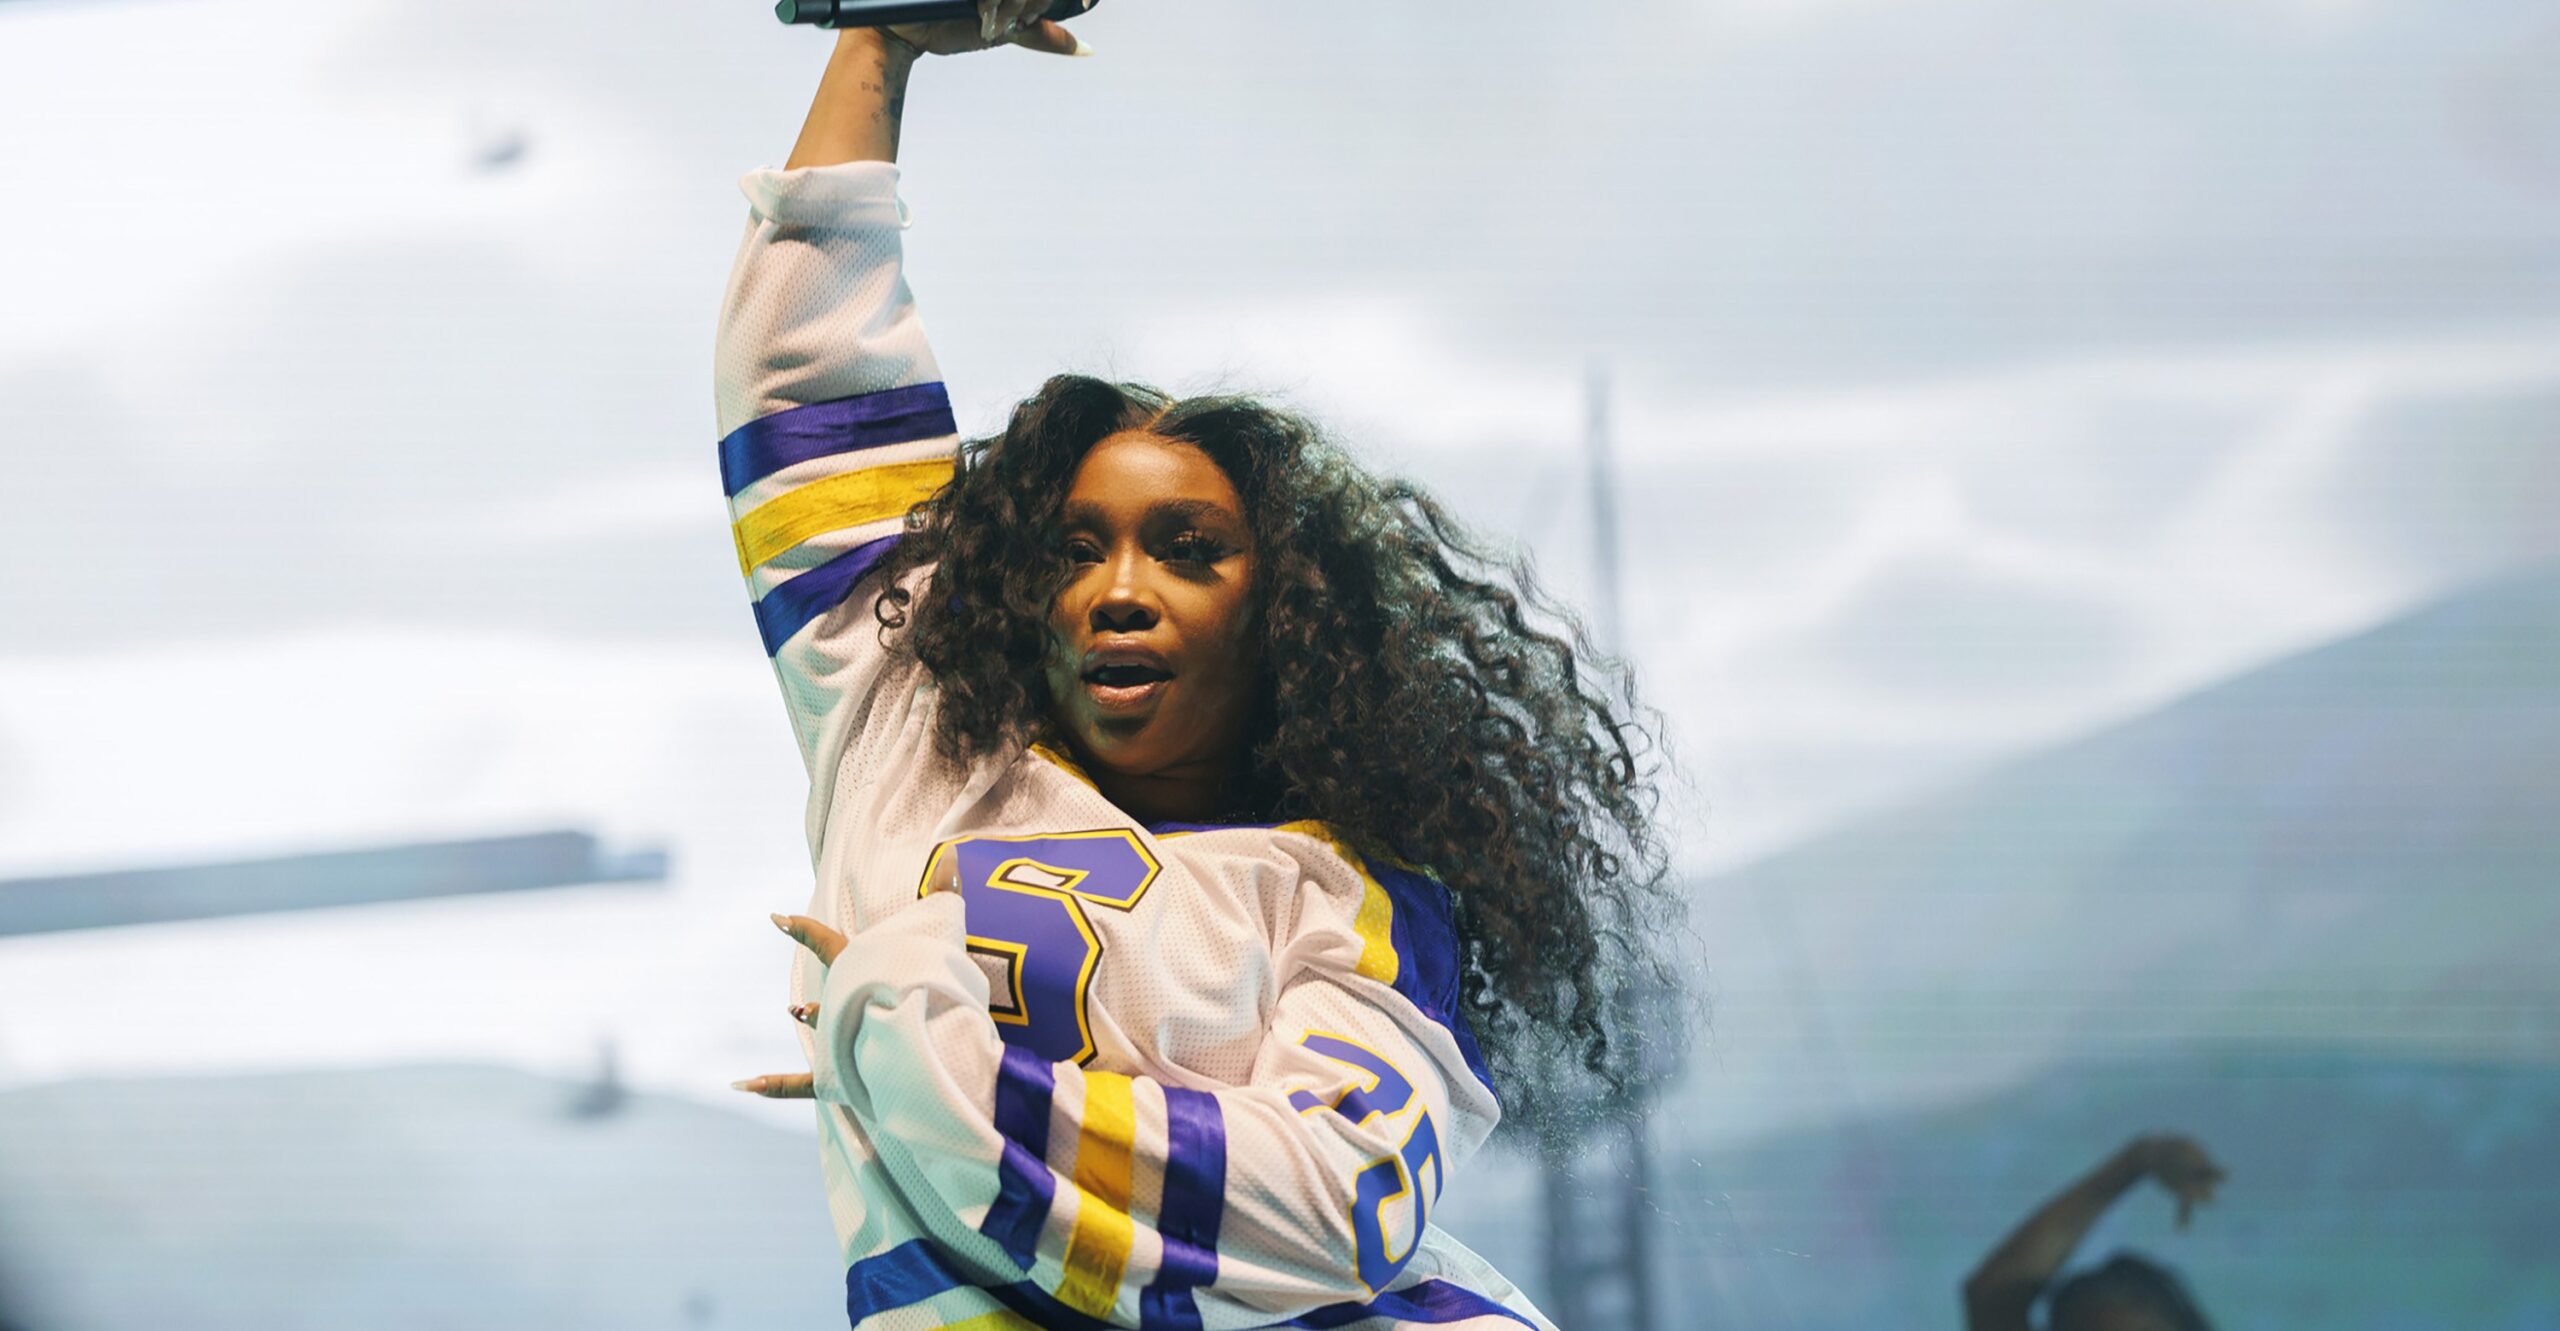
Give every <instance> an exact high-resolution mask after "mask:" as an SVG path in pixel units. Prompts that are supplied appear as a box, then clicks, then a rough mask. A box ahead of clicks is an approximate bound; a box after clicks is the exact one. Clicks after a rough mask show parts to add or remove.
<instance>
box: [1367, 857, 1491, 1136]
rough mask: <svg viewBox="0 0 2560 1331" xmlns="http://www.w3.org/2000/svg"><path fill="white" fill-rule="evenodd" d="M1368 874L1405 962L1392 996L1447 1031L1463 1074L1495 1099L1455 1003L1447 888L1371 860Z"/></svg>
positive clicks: (1454, 928) (1454, 933) (1454, 945)
mask: <svg viewBox="0 0 2560 1331" xmlns="http://www.w3.org/2000/svg"><path fill="white" fill-rule="evenodd" d="M1369 873H1370V876H1371V877H1374V878H1376V879H1377V880H1378V886H1380V887H1383V888H1385V889H1386V891H1387V897H1388V899H1389V900H1391V901H1393V902H1394V903H1395V915H1394V924H1393V926H1392V935H1391V938H1390V940H1389V941H1391V942H1392V943H1393V944H1394V945H1395V949H1396V955H1397V956H1398V957H1399V958H1400V959H1401V960H1402V963H1403V964H1401V965H1399V966H1398V967H1396V984H1395V987H1396V992H1397V993H1400V994H1403V995H1404V996H1405V997H1406V998H1409V999H1411V1000H1413V1005H1414V1006H1415V1007H1417V1008H1420V1009H1422V1014H1423V1015H1424V1016H1426V1017H1429V1018H1431V1019H1432V1020H1433V1021H1436V1022H1439V1023H1440V1024H1441V1025H1443V1026H1446V1027H1448V1028H1449V1033H1450V1034H1451V1035H1452V1036H1454V1037H1456V1039H1457V1041H1458V1052H1459V1054H1460V1055H1461V1056H1462V1057H1464V1058H1465V1059H1466V1060H1467V1070H1468V1071H1470V1072H1473V1073H1475V1074H1476V1080H1478V1081H1481V1082H1483V1083H1484V1087H1485V1089H1486V1090H1488V1091H1494V1092H1495V1093H1496V1095H1497V1096H1498V1095H1499V1093H1500V1092H1499V1088H1497V1087H1496V1086H1495V1085H1494V1084H1493V1069H1492V1068H1490V1067H1488V1066H1486V1064H1485V1059H1484V1051H1483V1050H1482V1049H1480V1048H1478V1047H1477V1045H1476V1033H1475V1031H1474V1030H1473V1029H1472V1028H1471V1027H1470V1026H1469V1025H1468V1023H1467V1014H1466V1009H1465V1008H1463V1007H1461V1006H1459V1003H1458V922H1457V913H1456V909H1455V907H1454V906H1452V905H1451V903H1450V901H1449V889H1448V888H1446V887H1443V886H1441V884H1440V882H1439V880H1438V879H1435V878H1432V877H1429V876H1428V875H1425V874H1419V873H1415V872H1414V871H1412V870H1410V869H1405V868H1400V867H1398V866H1396V865H1392V864H1381V863H1378V862H1376V861H1370V862H1369Z"/></svg>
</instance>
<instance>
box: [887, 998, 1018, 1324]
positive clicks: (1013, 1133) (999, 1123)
mask: <svg viewBox="0 0 2560 1331" xmlns="http://www.w3.org/2000/svg"><path fill="white" fill-rule="evenodd" d="M1057 1089H1058V1074H1057V1071H1056V1070H1055V1069H1053V1068H1051V1067H1050V1066H1049V1060H1047V1059H1045V1058H1042V1057H1041V1056H1040V1055H1038V1054H1035V1053H1033V1052H1031V1051H1030V1050H1028V1049H1022V1048H1018V1047H1016V1046H1013V1045H1006V1046H1005V1050H1004V1064H1003V1066H1001V1067H999V1068H997V1069H996V1131H997V1132H998V1133H1000V1134H1002V1135H1003V1137H1004V1158H1003V1159H1002V1160H1001V1161H1000V1162H998V1163H997V1165H996V1200H995V1204H994V1205H992V1206H990V1207H988V1208H987V1218H986V1219H985V1220H982V1221H980V1222H979V1223H978V1232H979V1233H981V1234H984V1235H986V1236H987V1237H988V1238H991V1239H994V1240H995V1241H996V1245H997V1246H998V1247H1001V1248H1003V1249H1004V1250H1005V1252H1006V1254H1007V1255H1009V1256H1011V1257H1012V1258H1013V1260H1014V1263H1015V1264H1016V1265H1018V1266H1020V1267H1021V1268H1022V1269H1023V1270H1025V1271H1028V1270H1030V1269H1031V1257H1032V1254H1033V1252H1034V1251H1036V1250H1037V1248H1038V1247H1039V1243H1040V1227H1041V1226H1042V1225H1043V1224H1046V1223H1047V1222H1048V1219H1049V1207H1050V1205H1051V1203H1052V1202H1054V1201H1055V1200H1056V1196H1057V1190H1058V1178H1057V1176H1056V1175H1055V1174H1052V1173H1050V1172H1049V1098H1050V1097H1051V1096H1052V1095H1053V1094H1055V1093H1056V1091H1057ZM909 1302H913V1300H909ZM857 1320H859V1319H857Z"/></svg>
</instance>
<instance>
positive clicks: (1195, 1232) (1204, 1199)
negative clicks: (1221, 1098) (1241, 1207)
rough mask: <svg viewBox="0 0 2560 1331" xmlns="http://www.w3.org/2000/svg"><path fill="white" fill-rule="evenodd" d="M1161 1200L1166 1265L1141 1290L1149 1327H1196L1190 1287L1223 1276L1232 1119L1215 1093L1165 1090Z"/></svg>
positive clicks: (1180, 1330) (1143, 1320)
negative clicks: (1221, 1243) (1221, 1236)
mask: <svg viewBox="0 0 2560 1331" xmlns="http://www.w3.org/2000/svg"><path fill="white" fill-rule="evenodd" d="M1164 1118H1165V1163H1164V1206H1163V1209H1162V1210H1160V1211H1159V1212H1158V1213H1157V1216H1156V1229H1157V1230H1158V1231H1159V1232H1160V1233H1161V1234H1162V1235H1163V1237H1164V1265H1163V1266H1162V1267H1161V1268H1160V1269H1159V1270H1158V1271H1157V1273H1156V1278H1155V1280H1154V1281H1153V1282H1151V1283H1150V1284H1149V1285H1148V1286H1147V1287H1146V1288H1145V1289H1144V1290H1141V1291H1140V1292H1139V1294H1138V1312H1139V1317H1140V1321H1139V1325H1140V1326H1141V1327H1143V1328H1145V1329H1146V1331H1199V1327H1200V1309H1199V1307H1198V1305H1197V1304H1196V1303H1195V1302H1194V1300H1193V1299H1192V1297H1191V1291H1192V1290H1194V1289H1198V1288H1201V1287H1203V1286H1206V1285H1209V1284H1211V1283H1213V1282H1215V1281H1216V1280H1217V1278H1218V1225H1219V1223H1220V1221H1221V1220H1222V1219H1223V1218H1224V1211H1225V1208H1226V1196H1227V1120H1226V1114H1225V1112H1224V1111H1223V1110H1221V1109H1219V1108H1218V1097H1216V1096H1214V1095H1211V1094H1209V1093H1208V1092H1206V1091H1186V1090H1182V1089H1179V1088H1177V1087H1172V1086H1168V1087H1165V1088H1164Z"/></svg>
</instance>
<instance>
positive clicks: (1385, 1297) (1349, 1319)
mask: <svg viewBox="0 0 2560 1331" xmlns="http://www.w3.org/2000/svg"><path fill="white" fill-rule="evenodd" d="M1372 1317H1388V1318H1393V1319H1394V1320H1396V1321H1399V1322H1418V1323H1421V1324H1423V1325H1426V1326H1436V1325H1439V1324H1441V1323H1445V1322H1463V1321H1466V1320H1467V1319H1469V1318H1471V1317H1504V1318H1509V1319H1510V1320H1512V1321H1514V1322H1518V1323H1519V1324H1520V1325H1522V1326H1535V1325H1537V1323H1535V1322H1532V1321H1530V1320H1529V1319H1528V1318H1526V1317H1523V1316H1521V1315H1520V1314H1518V1313H1516V1312H1513V1311H1511V1310H1510V1309H1509V1308H1505V1307H1503V1306H1502V1305H1501V1304H1499V1303H1496V1302H1494V1301H1493V1300H1491V1299H1488V1298H1486V1297H1485V1296H1483V1295H1482V1294H1478V1293H1476V1292H1475V1291H1474V1290H1471V1289H1467V1288H1465V1287H1463V1286H1459V1285H1452V1284H1450V1283H1449V1282H1448V1281H1445V1280H1425V1281H1423V1282H1422V1283H1421V1284H1418V1285H1409V1286H1407V1287H1405V1288H1403V1289H1397V1290H1389V1291H1388V1292H1386V1293H1384V1294H1381V1295H1379V1296H1378V1297H1376V1298H1374V1299H1371V1300H1369V1301H1368V1302H1367V1303H1336V1304H1330V1305H1327V1306H1325V1307H1322V1308H1318V1309H1316V1310H1315V1311H1314V1312H1311V1313H1308V1314H1307V1315H1305V1316H1303V1317H1298V1318H1293V1319H1291V1320H1289V1321H1286V1322H1280V1323H1277V1325H1279V1326H1303V1327H1314V1328H1319V1331H1321V1328H1324V1327H1335V1326H1349V1325H1351V1324H1352V1323H1353V1322H1360V1321H1366V1320H1368V1319H1369V1318H1372Z"/></svg>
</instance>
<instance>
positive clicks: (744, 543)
mask: <svg viewBox="0 0 2560 1331" xmlns="http://www.w3.org/2000/svg"><path fill="white" fill-rule="evenodd" d="M950 480H951V459H949V458H928V459H926V460H925V461H922V462H898V463H892V464H890V465H888V466H885V467H867V468H864V469H863V470H861V471H848V472H844V473H842V474H840V475H835V476H829V477H827V478H826V479H825V480H821V481H811V482H810V483H809V484H807V485H804V486H801V487H800V488H799V489H797V490H793V491H792V492H790V493H789V494H786V495H783V496H781V497H779V498H776V499H771V500H768V501H766V502H764V503H762V504H758V505H757V506H756V507H755V508H754V509H752V510H750V511H749V512H748V513H747V515H746V516H745V517H742V518H740V519H738V522H737V526H736V527H735V528H734V532H735V534H736V536H737V538H738V572H740V573H741V574H752V573H754V572H755V570H756V566H757V565H759V564H762V563H764V562H765V561H766V560H768V559H771V558H773V557H774V556H775V555H778V554H781V553H782V552H784V551H786V550H789V549H790V548H792V547H793V546H796V545H798V544H800V543H801V542H802V541H805V540H808V539H809V538H810V537H812V536H823V535H825V534H826V533H828V532H831V531H842V530H843V529H845V528H847V527H859V526H862V525H863V524H865V523H870V522H878V521H880V520H881V519H883V518H894V517H899V516H902V515H904V514H905V513H906V511H907V510H908V509H911V508H914V507H915V506H916V505H918V504H921V503H923V502H924V501H925V500H927V499H930V498H932V497H933V492H934V491H936V490H939V489H941V488H942V487H943V486H944V485H945V484H946V483H948V482H949V481H950Z"/></svg>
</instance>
